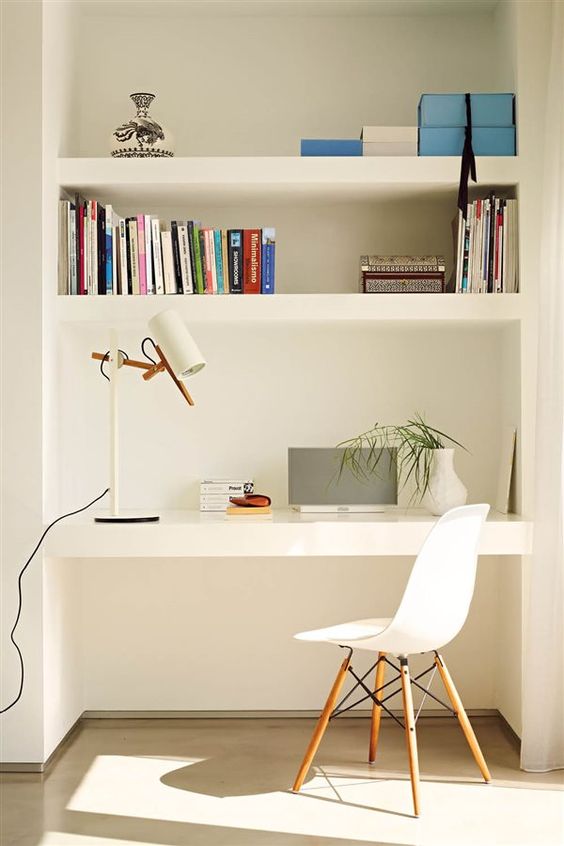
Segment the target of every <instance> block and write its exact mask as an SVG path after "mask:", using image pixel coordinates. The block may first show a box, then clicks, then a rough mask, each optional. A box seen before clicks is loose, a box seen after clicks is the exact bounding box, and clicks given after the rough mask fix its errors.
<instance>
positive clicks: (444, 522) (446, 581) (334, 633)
mask: <svg viewBox="0 0 564 846" xmlns="http://www.w3.org/2000/svg"><path fill="white" fill-rule="evenodd" d="M488 511H489V505H466V506H463V507H462V508H453V509H452V510H451V511H448V512H447V513H446V514H443V516H442V517H441V518H440V520H438V521H437V523H436V524H435V525H434V527H433V528H432V529H431V531H430V532H429V535H428V536H427V538H426V539H425V542H424V544H423V546H422V548H421V550H420V552H419V555H418V556H417V559H416V561H415V563H414V565H413V569H412V571H411V575H410V577H409V580H408V582H407V585H406V588H405V591H404V594H403V597H402V599H401V602H400V604H399V607H398V609H397V611H396V613H395V614H394V616H393V617H390V618H381V617H375V618H369V619H362V620H353V621H351V622H349V623H340V624H339V625H336V626H328V627H327V628H324V629H313V630H312V631H305V632H300V634H297V635H295V637H296V638H297V639H298V640H306V641H312V642H321V643H323V642H325V643H332V644H337V645H338V646H344V647H347V648H348V649H349V650H350V654H349V655H348V656H347V657H346V658H345V659H344V661H343V663H342V664H341V667H340V669H339V672H338V674H337V677H336V679H335V681H334V683H333V687H332V688H331V691H330V693H329V697H328V699H327V702H326V704H325V708H324V709H323V711H322V713H321V716H320V717H319V720H318V723H317V726H316V729H315V731H314V734H313V737H312V739H311V741H310V744H309V746H308V749H307V751H306V754H305V757H304V759H303V762H302V765H301V767H300V769H299V771H298V774H297V776H296V780H295V782H294V787H293V789H294V791H298V790H300V788H301V786H302V784H303V782H304V779H305V777H306V775H307V772H308V770H309V767H310V766H311V764H312V761H313V758H314V755H315V753H316V751H317V748H318V746H319V744H320V742H321V738H322V737H323V734H324V732H325V729H326V728H327V725H328V724H329V720H330V719H331V718H332V717H334V716H337V715H338V714H339V713H341V711H340V710H339V709H340V707H341V705H342V704H343V703H344V702H345V701H346V700H348V699H349V697H350V695H351V694H350V693H349V694H347V696H346V697H345V698H344V699H343V700H342V702H341V703H340V704H338V699H339V694H340V691H341V688H342V686H343V683H344V681H345V678H346V676H347V675H348V673H351V674H352V675H353V677H354V678H355V679H356V682H357V685H356V687H359V686H361V687H362V688H363V689H364V692H365V693H368V696H364V697H363V698H362V700H360V701H365V700H366V699H367V698H368V697H370V696H371V697H372V701H373V706H372V724H371V729H370V747H369V754H368V760H369V762H370V763H373V762H374V760H375V757H376V748H377V744H378V734H379V730H380V717H381V711H382V708H385V709H386V710H388V708H387V707H386V706H385V705H384V704H383V703H384V701H386V700H387V699H390V698H391V696H393V695H395V692H399V691H395V692H392V693H391V694H390V693H389V692H388V691H386V694H385V696H384V697H383V698H382V699H380V698H379V694H380V691H382V690H383V689H384V687H386V688H387V687H388V684H390V683H393V681H394V680H392V682H389V683H388V684H386V683H385V682H384V672H385V668H386V664H391V665H392V666H393V667H395V669H396V671H397V672H398V676H397V678H396V679H395V681H396V682H397V681H400V684H401V692H402V696H403V711H404V722H403V725H404V730H405V735H406V742H407V749H408V754H409V765H410V771H411V786H412V793H413V806H414V811H415V814H416V816H417V815H418V814H419V764H418V757H417V741H416V732H415V722H416V720H415V717H414V710H413V699H412V693H411V687H412V684H414V685H417V687H421V685H420V684H419V683H418V681H417V679H420V678H421V677H422V676H424V675H426V674H427V673H428V672H431V670H433V668H434V670H435V671H438V674H439V676H440V677H441V679H442V681H443V684H444V686H445V689H446V691H447V694H448V697H449V699H450V702H451V705H452V711H453V713H455V714H456V716H457V718H458V721H459V723H460V726H461V728H462V730H463V732H464V735H465V737H466V740H467V741H468V744H469V746H470V748H471V750H472V754H473V755H474V758H475V760H476V763H477V764H478V767H479V768H480V771H481V773H482V775H483V777H484V779H485V781H489V780H490V774H489V770H488V767H487V765H486V762H485V760H484V756H483V755H482V752H481V750H480V747H479V745H478V741H477V740H476V736H475V735H474V732H473V730H472V726H471V725H470V721H469V719H468V717H467V715H466V712H465V710H464V706H463V705H462V702H461V700H460V696H459V695H458V692H457V690H456V688H455V686H454V683H453V681H452V679H451V677H450V674H449V672H448V669H447V667H446V664H445V662H444V659H443V657H442V656H441V655H440V654H439V652H438V650H439V649H440V648H441V647H442V646H444V644H446V643H449V642H450V641H451V640H452V639H453V638H454V637H456V635H457V634H458V632H459V631H460V629H461V628H462V626H463V625H464V622H465V620H466V617H467V616H468V610H469V608H470V602H471V600H472V595H473V593H474V583H475V580H476V566H477V561H478V542H479V539H480V533H481V530H482V527H483V524H484V521H485V519H486V517H487V514H488ZM354 649H364V650H369V651H372V652H375V653H376V654H377V656H378V660H377V661H376V664H375V665H374V666H375V668H376V678H375V684H374V688H373V691H374V692H373V693H371V691H370V690H369V688H368V687H367V686H366V684H365V683H364V681H363V680H364V678H366V675H367V674H365V675H364V676H363V677H362V679H361V678H359V676H357V675H356V673H355V672H354V670H353V667H352V664H351V657H352V653H353V650H354ZM423 652H434V661H433V664H432V665H431V667H430V668H429V670H426V671H425V672H424V673H420V674H419V675H418V676H417V677H416V678H415V679H411V678H410V673H409V664H408V656H409V655H411V654H414V653H423ZM389 654H391V655H396V656H398V657H399V667H397V666H396V665H395V664H393V663H392V662H390V660H389V659H388V658H387V657H386V656H387V655H389ZM431 681H432V678H431ZM423 689H424V688H423ZM388 690H389V689H388ZM424 690H425V689H424ZM351 693H352V691H351ZM427 695H431V696H433V695H434V694H432V693H430V691H428V689H427V692H426V693H425V696H427ZM435 698H436V697H435ZM440 701H441V700H439V702H440ZM354 704H358V703H353V704H352V705H349V706H347V708H343V710H349V708H350V707H354ZM443 704H444V703H443Z"/></svg>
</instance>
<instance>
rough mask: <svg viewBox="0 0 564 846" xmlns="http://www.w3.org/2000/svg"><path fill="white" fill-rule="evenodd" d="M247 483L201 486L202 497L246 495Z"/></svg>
mask: <svg viewBox="0 0 564 846" xmlns="http://www.w3.org/2000/svg"><path fill="white" fill-rule="evenodd" d="M246 484H247V483H246V482H240V483H238V484H237V483H234V484H231V485H200V496H203V495H207V496H209V495H211V494H216V495H219V494H221V495H222V496H240V495H241V494H244V493H245V485H246Z"/></svg>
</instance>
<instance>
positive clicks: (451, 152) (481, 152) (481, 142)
mask: <svg viewBox="0 0 564 846" xmlns="http://www.w3.org/2000/svg"><path fill="white" fill-rule="evenodd" d="M463 147H464V127H463V126H442V127H439V126H426V127H421V129H420V130H419V155H420V156H461V155H462V149H463ZM472 149H473V150H474V155H475V156H514V155H515V127H514V126H473V127H472Z"/></svg>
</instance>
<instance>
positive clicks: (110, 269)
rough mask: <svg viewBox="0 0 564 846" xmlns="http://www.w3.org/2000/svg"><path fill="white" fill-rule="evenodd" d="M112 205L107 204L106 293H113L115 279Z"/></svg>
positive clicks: (105, 241)
mask: <svg viewBox="0 0 564 846" xmlns="http://www.w3.org/2000/svg"><path fill="white" fill-rule="evenodd" d="M112 223H113V220H112V206H111V205H110V204H109V203H108V205H107V206H106V220H105V240H104V244H105V248H106V257H105V258H106V260H105V262H104V270H105V279H106V294H112V293H113V279H114V266H113V249H112Z"/></svg>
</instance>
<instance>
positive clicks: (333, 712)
mask: <svg viewBox="0 0 564 846" xmlns="http://www.w3.org/2000/svg"><path fill="white" fill-rule="evenodd" d="M341 648H343V649H348V650H349V654H348V656H347V657H346V658H345V660H344V661H343V662H342V664H341V666H340V668H339V672H338V673H337V676H336V678H335V681H334V682H333V686H332V688H331V690H330V692H329V696H328V698H327V701H326V703H325V707H324V708H323V711H322V712H321V714H320V716H319V719H318V721H317V724H316V727H315V730H314V732H313V735H312V738H311V740H310V743H309V746H308V748H307V750H306V753H305V755H304V758H303V761H302V764H301V766H300V769H299V770H298V774H297V776H296V779H295V781H294V785H293V787H292V792H293V793H299V791H300V789H301V787H302V785H303V783H304V781H305V777H306V775H307V772H308V770H309V768H310V766H311V764H312V763H313V759H314V757H315V754H316V752H317V750H318V748H319V745H320V743H321V741H322V739H323V735H324V734H325V731H326V729H327V726H328V725H329V722H330V720H332V719H335V718H336V717H338V716H340V715H341V714H344V713H345V712H346V711H350V710H351V709H352V708H354V707H355V706H356V705H358V704H360V703H361V702H365V701H366V700H367V699H371V700H372V703H373V705H372V719H371V722H370V746H369V751H368V762H369V764H375V763H376V753H377V748H378V739H379V733H380V722H381V716H382V710H384V711H385V712H386V713H387V714H388V715H389V716H390V717H392V719H393V720H395V722H397V723H398V724H399V725H400V726H401V727H402V728H403V730H404V732H405V738H406V746H407V753H408V759H409V770H410V778H411V790H412V797H413V810H414V816H416V817H418V816H419V811H420V794H419V781H420V779H419V761H418V752H417V733H416V723H417V720H418V718H419V715H420V713H421V709H422V707H423V703H424V701H425V699H426V697H427V696H430V697H431V698H432V699H434V700H435V701H436V702H438V703H439V704H440V705H442V706H443V707H444V708H446V709H447V710H448V711H450V712H451V714H453V716H456V717H457V719H458V722H459V724H460V727H461V729H462V731H463V733H464V737H465V738H466V742H467V743H468V746H469V747H470V750H471V752H472V755H473V756H474V760H475V761H476V763H477V765H478V768H479V769H480V772H481V774H482V777H483V779H484V781H485V782H486V783H489V782H490V781H491V775H490V772H489V769H488V766H487V764H486V761H485V758H484V756H483V754H482V750H481V749H480V746H479V744H478V741H477V739H476V735H475V734H474V730H473V729H472V726H471V724H470V720H469V719H468V715H467V714H466V711H465V710H464V706H463V705H462V700H461V699H460V696H459V694H458V691H457V690H456V688H455V686H454V682H453V681H452V678H451V676H450V673H449V671H448V669H447V666H446V664H445V661H444V659H443V657H442V656H441V655H439V653H438V652H435V653H434V656H435V657H434V661H433V664H432V665H431V666H430V667H429V668H428V669H427V670H424V671H423V672H422V673H419V674H418V675H417V676H415V677H414V678H412V677H411V675H410V673H409V664H408V659H407V657H402V658H400V665H399V666H397V665H396V664H394V663H393V662H392V661H390V660H389V659H388V658H387V656H386V653H384V652H380V653H378V659H377V661H376V663H375V664H374V665H373V666H372V667H371V668H370V669H369V670H368V671H367V672H366V673H365V674H364V675H363V676H362V677H359V676H358V675H357V674H356V673H355V671H354V669H353V667H352V664H351V658H352V654H353V650H352V649H351V648H350V647H348V646H347V647H341ZM386 665H389V666H390V667H393V668H394V669H395V670H396V672H397V675H396V676H395V677H394V678H393V679H391V680H390V681H388V682H385V681H384V674H385V669H386ZM374 669H375V670H376V678H375V684H374V690H370V688H369V687H368V685H367V684H366V683H365V679H366V677H367V676H368V675H369V674H370V673H371V672H372V671H373V670H374ZM437 672H438V673H439V675H440V677H441V680H442V682H443V685H444V687H445V690H446V693H447V696H448V698H449V700H450V706H449V705H448V704H447V703H446V702H443V700H442V699H439V697H438V696H435V694H434V693H431V691H430V690H429V688H430V686H431V684H432V682H433V679H434V677H435V674H436V673H437ZM347 673H350V674H351V675H352V676H353V678H354V679H355V684H354V686H353V687H352V689H351V690H350V691H349V692H348V693H347V694H346V695H345V696H344V697H343V699H341V701H340V702H337V700H338V698H339V694H340V692H341V689H342V687H343V684H344V682H345V678H346V676H347ZM429 673H432V675H431V678H430V680H429V683H428V685H427V687H424V686H423V685H422V684H420V683H419V680H420V679H422V678H423V677H424V676H426V675H428V674H429ZM398 681H399V682H400V687H399V688H396V689H395V690H392V692H388V693H387V694H386V695H385V696H380V695H379V694H381V693H383V691H384V690H385V689H386V688H388V687H389V686H390V685H394V683H395V682H398ZM413 687H417V688H419V689H420V690H422V691H423V699H422V702H421V704H420V706H419V708H418V710H417V713H416V714H415V713H414V709H413V698H412V688H413ZM358 688H361V689H362V690H363V691H364V695H363V696H362V697H361V698H360V699H358V700H356V701H355V702H353V703H352V704H350V705H347V707H343V706H344V705H345V702H347V701H348V700H349V698H350V697H351V696H352V694H353V693H354V692H355V691H356V690H357V689H358ZM400 691H401V694H402V701H403V722H402V720H400V719H399V718H398V717H396V715H395V714H394V713H393V712H392V711H390V709H389V708H388V707H387V706H386V705H385V702H386V701H388V700H389V699H391V698H392V696H395V695H396V694H398V693H399V692H400Z"/></svg>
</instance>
